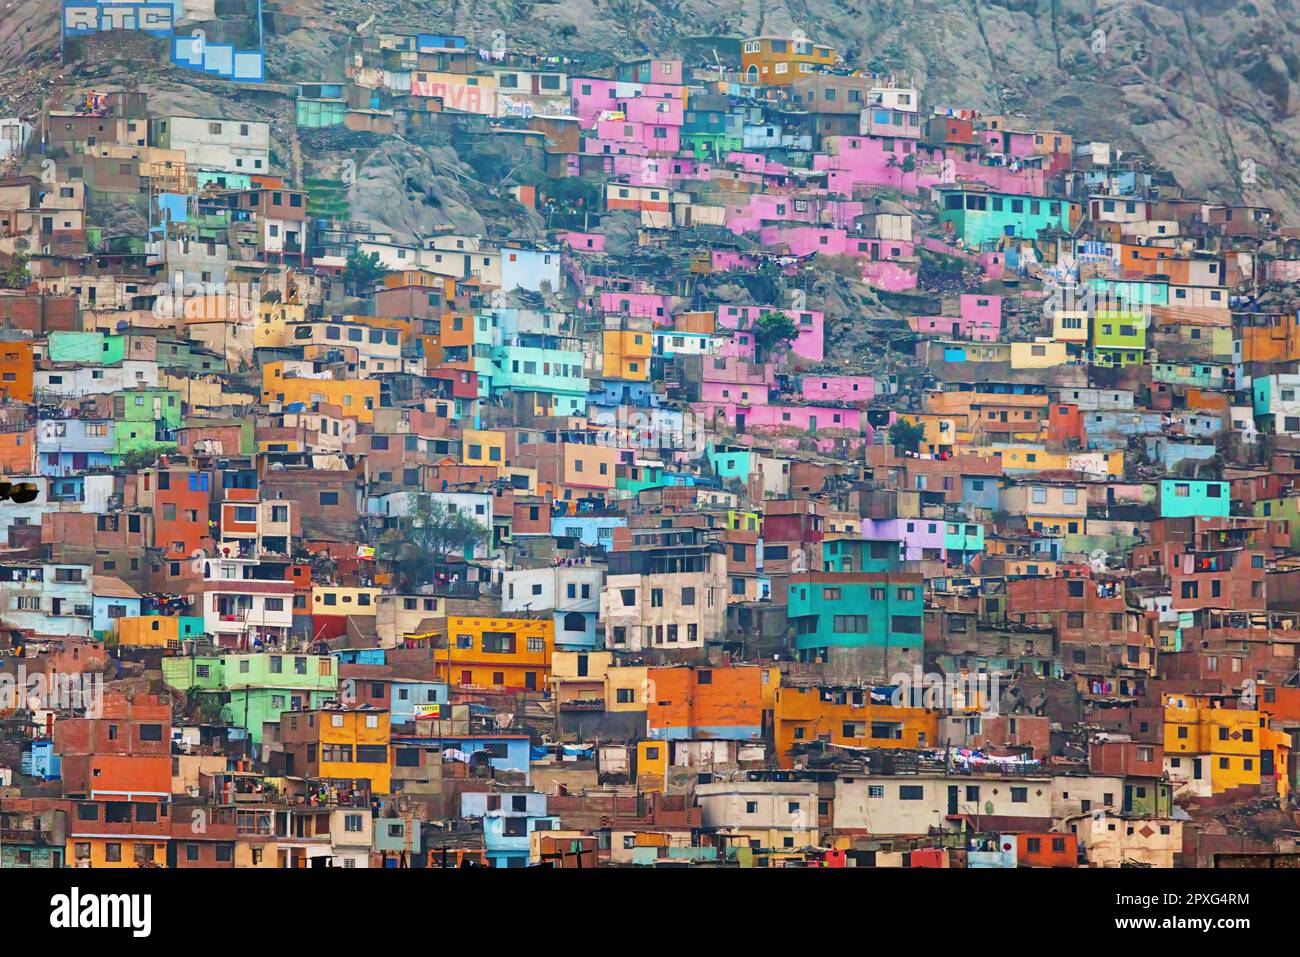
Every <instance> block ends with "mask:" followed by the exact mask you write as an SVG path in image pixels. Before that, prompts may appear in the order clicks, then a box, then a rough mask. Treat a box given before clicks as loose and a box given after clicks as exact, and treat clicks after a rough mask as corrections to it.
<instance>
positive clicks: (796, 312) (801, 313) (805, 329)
mask: <svg viewBox="0 0 1300 957" xmlns="http://www.w3.org/2000/svg"><path fill="white" fill-rule="evenodd" d="M765 312H780V313H784V314H785V315H787V316H789V317H790V318H791V319H792V320H793V321H794V324H795V326H797V327H798V329H799V334H798V335H797V336H795V339H794V341H793V342H792V343H791V344H790V351H791V352H793V353H794V354H795V355H797V356H800V357H801V358H804V359H807V360H809V361H810V362H821V360H822V357H823V351H822V326H823V321H824V317H823V315H822V314H821V313H820V312H812V311H808V310H801V309H778V308H776V307H775V306H719V307H718V327H719V328H721V329H736V330H745V329H750V328H752V327H753V325H754V323H755V322H757V321H758V317H759V316H761V315H762V314H763V313H765ZM744 335H745V334H744V332H739V333H738V334H737V336H736V337H734V338H740V337H741V336H744ZM752 354H753V342H752V339H751V340H750V355H752Z"/></svg>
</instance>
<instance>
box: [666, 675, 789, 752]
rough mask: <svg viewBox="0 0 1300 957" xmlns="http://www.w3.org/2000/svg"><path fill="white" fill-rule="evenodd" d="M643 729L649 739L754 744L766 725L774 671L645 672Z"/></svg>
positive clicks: (769, 721) (777, 680) (769, 717)
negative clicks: (705, 739) (719, 739)
mask: <svg viewBox="0 0 1300 957" xmlns="http://www.w3.org/2000/svg"><path fill="white" fill-rule="evenodd" d="M646 679H647V682H648V684H647V698H648V701H647V703H646V723H647V725H648V727H649V731H650V737H651V738H652V739H660V740H663V739H669V738H672V739H680V740H686V739H691V738H730V739H733V740H745V739H750V738H760V737H762V736H763V735H764V733H765V732H766V731H767V729H768V728H770V727H771V725H772V709H773V706H774V704H775V701H776V689H777V687H778V686H779V685H780V683H781V673H780V671H778V670H777V669H776V668H763V667H759V666H756V665H740V666H736V667H732V668H687V667H683V668H650V669H649V670H648V672H647V674H646Z"/></svg>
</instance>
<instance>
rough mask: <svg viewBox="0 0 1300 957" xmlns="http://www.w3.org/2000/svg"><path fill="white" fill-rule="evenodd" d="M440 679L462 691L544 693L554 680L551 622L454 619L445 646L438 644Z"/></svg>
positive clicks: (450, 620)
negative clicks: (483, 689)
mask: <svg viewBox="0 0 1300 957" xmlns="http://www.w3.org/2000/svg"><path fill="white" fill-rule="evenodd" d="M435 645H436V648H435V651H434V667H435V672H436V675H435V676H436V678H437V679H438V680H442V681H446V682H448V683H449V684H455V685H457V686H459V687H474V688H492V689H498V688H500V689H506V690H511V691H541V690H542V689H544V688H545V687H546V686H547V685H548V684H549V683H550V678H551V653H552V651H553V650H554V647H555V622H554V620H553V619H551V618H549V617H548V618H545V619H533V618H476V617H471V616H468V615H464V616H462V615H450V616H448V618H447V637H446V640H445V641H435Z"/></svg>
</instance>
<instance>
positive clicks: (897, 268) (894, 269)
mask: <svg viewBox="0 0 1300 957" xmlns="http://www.w3.org/2000/svg"><path fill="white" fill-rule="evenodd" d="M862 279H863V281H865V282H866V283H867V285H869V286H872V287H874V288H876V289H884V290H886V291H888V292H901V291H903V290H905V289H915V288H916V284H917V269H916V267H910V268H909V267H908V266H904V265H900V264H898V263H894V262H889V261H887V260H885V261H881V262H867V263H863V265H862Z"/></svg>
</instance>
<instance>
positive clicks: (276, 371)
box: [262, 362, 379, 424]
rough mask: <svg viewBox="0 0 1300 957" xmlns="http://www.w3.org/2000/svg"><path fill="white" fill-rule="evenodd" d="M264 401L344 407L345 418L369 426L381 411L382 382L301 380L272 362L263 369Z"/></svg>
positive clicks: (366, 380)
mask: <svg viewBox="0 0 1300 957" xmlns="http://www.w3.org/2000/svg"><path fill="white" fill-rule="evenodd" d="M262 401H263V402H279V403H281V405H290V404H292V403H295V402H301V403H303V404H305V405H308V406H310V405H314V404H316V403H319V402H326V403H328V404H330V405H336V406H338V407H339V408H341V409H342V410H343V414H344V415H346V416H349V417H355V418H356V420H357V421H358V422H364V423H366V424H370V423H371V422H373V421H374V419H375V409H377V408H379V380H378V379H302V378H299V377H297V376H293V375H285V371H284V363H283V362H269V363H267V364H266V365H265V366H263V368H262Z"/></svg>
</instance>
